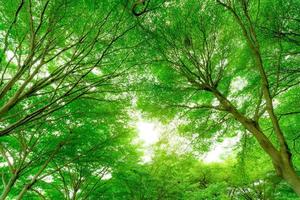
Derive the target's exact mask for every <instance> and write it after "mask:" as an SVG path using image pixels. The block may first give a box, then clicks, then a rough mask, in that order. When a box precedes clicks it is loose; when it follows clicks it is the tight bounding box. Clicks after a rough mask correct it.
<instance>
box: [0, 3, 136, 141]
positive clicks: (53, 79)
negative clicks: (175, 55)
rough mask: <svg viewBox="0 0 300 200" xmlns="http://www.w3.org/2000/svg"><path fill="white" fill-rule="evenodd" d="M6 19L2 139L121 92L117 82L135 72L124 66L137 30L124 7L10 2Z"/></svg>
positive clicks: (3, 9) (1, 91)
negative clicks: (81, 104) (85, 102)
mask: <svg viewBox="0 0 300 200" xmlns="http://www.w3.org/2000/svg"><path fill="white" fill-rule="evenodd" d="M120 10H121V12H119V11H120ZM1 18H2V19H3V20H2V22H1V31H2V34H1V37H0V39H1V41H2V43H3V46H2V47H1V48H2V50H1V54H0V62H1V81H0V83H1V88H0V101H1V103H0V104H1V108H0V116H1V123H2V130H1V131H0V136H4V135H7V134H9V133H11V132H12V131H14V130H15V129H16V128H19V127H22V126H23V125H25V124H28V123H30V122H33V121H36V120H40V119H45V118H47V117H50V116H51V114H52V113H53V112H56V111H57V110H59V109H62V108H64V107H66V106H67V105H69V104H70V103H72V102H73V101H75V100H77V99H79V98H85V99H94V100H95V97H93V95H94V94H95V93H103V95H106V94H108V93H109V92H112V91H115V92H117V91H118V90H121V87H120V86H121V83H120V80H119V79H118V77H120V76H121V75H124V74H125V73H126V71H127V70H128V69H129V68H130V67H131V64H129V63H127V64H126V66H124V63H125V62H124V61H125V60H126V58H127V57H128V56H129V55H130V53H131V52H130V51H129V50H128V49H130V48H132V46H134V45H135V41H131V44H128V43H124V41H125V40H126V38H127V37H126V34H128V33H129V32H130V31H132V29H134V27H135V24H134V23H130V22H129V21H128V20H126V19H127V18H126V9H125V7H123V5H120V4H119V3H117V2H109V3H107V2H106V3H105V2H98V3H96V2H93V3H91V2H88V1H84V3H83V4H81V3H80V2H78V1H51V0H45V1H41V2H38V3H37V2H32V1H31V0H21V1H6V2H3V5H2V6H1ZM113 86H117V87H118V89H116V88H114V87H113Z"/></svg>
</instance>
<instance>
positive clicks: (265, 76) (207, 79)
mask: <svg viewBox="0 0 300 200" xmlns="http://www.w3.org/2000/svg"><path fill="white" fill-rule="evenodd" d="M280 2H281V1H280ZM297 4H298V3H297V2H289V3H288V4H287V5H288V6H283V7H280V6H281V5H283V2H281V3H278V4H275V5H273V4H272V5H271V4H268V2H264V1H262V2H261V1H253V2H250V1H239V2H235V1H217V3H216V2H202V3H199V2H193V1H189V2H187V3H184V2H181V3H180V4H176V5H175V4H172V3H170V4H168V5H167V6H166V8H165V9H164V11H163V12H158V11H157V13H156V14H155V15H154V14H153V15H152V16H151V19H152V20H151V21H152V23H149V21H147V19H146V20H144V23H142V27H143V30H144V34H148V36H149V40H150V39H152V40H151V41H152V42H153V43H151V42H149V45H151V44H153V45H152V47H153V51H156V52H157V53H156V54H155V55H156V57H157V59H159V60H161V62H160V63H159V64H153V65H152V66H153V67H152V71H153V73H154V74H155V75H156V77H157V78H158V79H157V80H156V82H155V84H154V86H150V87H152V88H153V89H152V94H154V96H152V98H149V97H147V101H145V103H144V104H143V103H141V108H142V109H144V110H147V105H151V106H153V105H154V104H152V103H154V102H158V101H159V102H161V104H159V105H157V104H156V105H155V106H156V108H155V110H158V108H157V106H161V107H160V108H159V109H160V110H163V111H164V112H165V111H166V109H169V110H170V108H174V109H173V111H170V112H169V114H170V115H169V119H170V118H173V117H174V116H176V117H177V118H180V117H181V118H184V120H182V121H183V122H184V126H185V128H184V131H185V133H186V134H188V132H190V133H194V134H195V132H196V134H197V132H198V134H199V135H200V134H203V137H212V136H213V135H217V136H218V135H219V136H220V135H222V134H223V135H224V133H227V134H228V133H229V134H231V135H232V134H233V133H234V132H235V134H237V132H236V131H237V129H245V130H247V131H248V132H249V133H251V135H252V136H253V137H254V138H255V139H256V140H257V141H258V143H259V144H260V146H261V148H263V150H264V151H265V153H266V154H267V155H268V156H269V157H270V158H271V161H272V163H273V166H274V169H275V170H276V173H277V175H278V176H280V177H282V178H283V179H285V180H286V181H287V182H288V183H289V184H290V185H291V187H292V188H293V189H294V191H295V192H296V193H297V194H298V195H299V194H300V179H299V176H298V175H297V172H296V171H297V169H296V168H295V166H294V165H293V161H292V155H293V150H291V149H290V146H291V141H290V140H289V138H290V137H291V135H292V133H289V132H287V131H286V130H287V129H286V130H284V125H283V123H280V121H279V120H280V116H283V115H285V116H286V115H289V114H287V113H279V112H278V111H279V110H280V106H283V105H288V104H290V105H293V104H296V105H297V103H296V102H297V101H296V100H295V99H294V98H293V97H290V96H291V95H292V94H295V93H297V92H299V87H298V85H299V76H298V68H297V66H296V65H295V63H296V62H297V58H296V57H294V56H292V57H291V52H298V50H297V42H295V40H292V41H293V42H291V39H289V37H290V35H289V36H287V35H284V34H282V36H281V37H279V38H278V37H275V38H276V39H274V37H268V35H267V36H266V35H265V31H262V29H261V28H262V27H263V30H266V29H267V30H269V32H268V33H270V32H271V33H273V32H272V31H274V30H277V27H275V26H274V24H273V23H270V24H266V23H265V24H264V22H265V21H267V19H268V18H266V17H268V16H270V13H269V12H270V11H272V13H274V15H276V16H277V17H276V18H275V20H274V21H275V22H274V23H275V24H279V25H280V24H281V25H282V26H283V28H282V27H279V31H280V32H281V31H284V30H285V29H286V27H285V26H288V27H289V28H290V32H291V33H296V32H297V26H298V24H297V21H296V20H295V19H297V14H296V12H291V14H290V15H291V16H281V14H282V15H283V14H284V15H286V13H287V12H288V11H287V10H286V9H287V8H291V7H297ZM278 10H280V12H278ZM225 11H226V12H225ZM157 16H159V17H157ZM149 17H150V16H149ZM286 24H287V25H286ZM265 26H267V28H266V27H265ZM237 27H238V28H239V29H237ZM272 35H273V36H274V33H273V34H272ZM292 35H293V34H292ZM296 35H297V33H296ZM296 35H295V37H297V36H296ZM278 52H279V56H278ZM152 53H153V52H152ZM296 54H297V53H296ZM283 56H285V59H283V58H282V57H283ZM286 56H288V57H289V59H287V57H286ZM290 57H291V58H290ZM152 85H153V84H152ZM157 92H159V93H160V94H159V93H157ZM143 97H146V96H145V95H144V94H141V99H143ZM149 99H151V101H150V102H149ZM276 101H279V103H280V106H278V107H276V105H275V104H276ZM141 102H143V100H141ZM298 102H299V101H298ZM150 109H151V110H154V109H153V107H152V108H150ZM180 109H181V110H182V109H183V110H184V111H181V113H179V112H180ZM290 109H291V112H290V115H297V114H298V113H299V111H298V110H297V108H296V107H292V108H290ZM156 114H157V115H161V113H159V112H157V113H156ZM165 116H166V115H165ZM182 116H184V117H182ZM270 134H271V135H270ZM269 135H270V136H269Z"/></svg>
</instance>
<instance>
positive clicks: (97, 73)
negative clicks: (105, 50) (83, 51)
mask: <svg viewBox="0 0 300 200" xmlns="http://www.w3.org/2000/svg"><path fill="white" fill-rule="evenodd" d="M92 73H93V74H95V75H97V76H99V75H102V72H101V71H100V70H99V69H96V68H94V69H92Z"/></svg>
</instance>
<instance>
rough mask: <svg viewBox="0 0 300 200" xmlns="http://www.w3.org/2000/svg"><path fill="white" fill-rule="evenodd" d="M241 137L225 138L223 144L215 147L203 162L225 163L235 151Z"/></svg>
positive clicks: (205, 156)
mask: <svg viewBox="0 0 300 200" xmlns="http://www.w3.org/2000/svg"><path fill="white" fill-rule="evenodd" d="M240 137H241V136H240V135H237V136H236V137H233V138H225V139H224V141H223V142H221V143H218V144H215V145H213V147H212V148H211V150H210V151H209V152H208V153H206V154H205V155H204V156H203V157H202V160H203V161H204V162H206V163H213V162H215V163H216V162H223V161H224V160H225V159H226V158H228V157H229V156H230V155H231V154H232V151H233V148H234V146H235V145H236V144H237V143H238V142H239V140H240Z"/></svg>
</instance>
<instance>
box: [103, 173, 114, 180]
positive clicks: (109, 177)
mask: <svg viewBox="0 0 300 200" xmlns="http://www.w3.org/2000/svg"><path fill="white" fill-rule="evenodd" d="M111 178H112V174H111V172H106V173H105V174H104V175H103V176H102V178H101V179H102V180H109V179H111Z"/></svg>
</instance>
